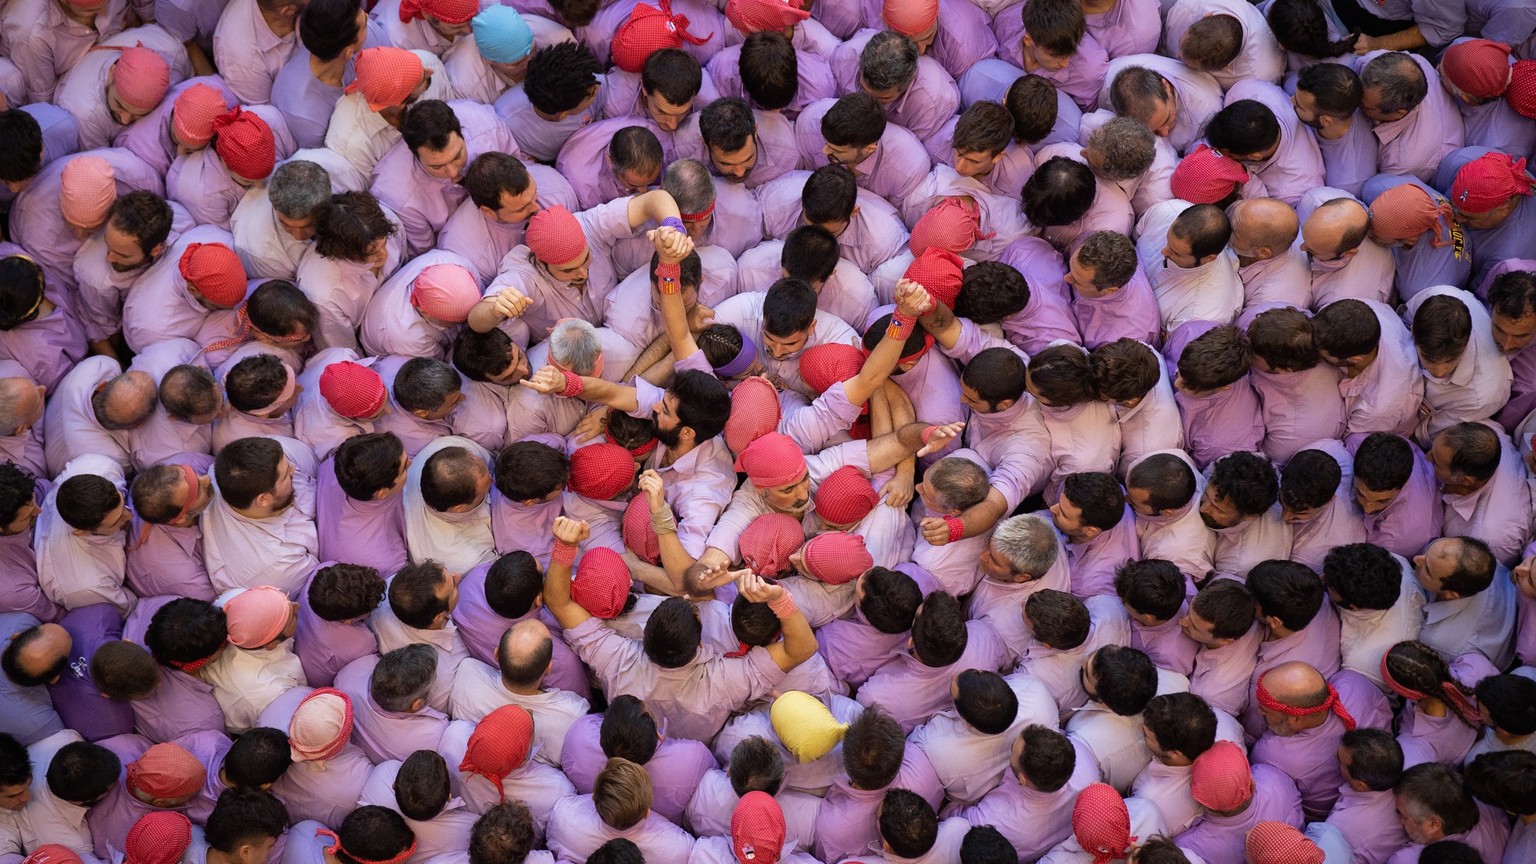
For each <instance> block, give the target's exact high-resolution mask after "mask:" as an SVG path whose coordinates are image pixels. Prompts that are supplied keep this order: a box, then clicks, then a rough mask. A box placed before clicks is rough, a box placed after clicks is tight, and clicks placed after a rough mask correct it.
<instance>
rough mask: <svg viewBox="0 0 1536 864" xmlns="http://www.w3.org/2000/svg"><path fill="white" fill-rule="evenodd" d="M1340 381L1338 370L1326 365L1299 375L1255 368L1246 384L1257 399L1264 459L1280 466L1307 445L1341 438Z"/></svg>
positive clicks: (1342, 415) (1315, 367)
mask: <svg viewBox="0 0 1536 864" xmlns="http://www.w3.org/2000/svg"><path fill="white" fill-rule="evenodd" d="M1342 379H1343V376H1342V375H1341V374H1340V373H1339V370H1338V369H1336V368H1335V367H1333V366H1330V365H1328V364H1326V363H1319V364H1318V365H1316V366H1313V367H1312V368H1311V369H1307V370H1304V371H1301V372H1265V371H1264V370H1262V369H1259V368H1257V367H1255V368H1254V369H1253V371H1252V372H1251V373H1250V374H1249V376H1248V381H1249V383H1250V384H1252V385H1253V390H1254V392H1255V393H1257V394H1258V396H1259V406H1260V417H1261V418H1262V423H1263V424H1264V440H1263V443H1262V444H1261V445H1260V449H1262V450H1263V451H1264V455H1265V456H1267V457H1269V459H1270V460H1271V461H1273V462H1274V463H1275V464H1277V465H1282V466H1283V465H1285V464H1286V463H1287V462H1290V461H1291V457H1292V456H1295V455H1296V453H1297V452H1299V451H1300V450H1301V449H1302V448H1304V447H1306V446H1307V444H1308V443H1310V442H1312V441H1316V440H1318V439H1321V438H1337V437H1339V436H1340V435H1343V434H1344V399H1343V397H1341V396H1340V395H1339V382H1340V381H1341V380H1342Z"/></svg>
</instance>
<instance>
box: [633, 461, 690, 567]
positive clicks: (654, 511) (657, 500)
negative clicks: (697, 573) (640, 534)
mask: <svg viewBox="0 0 1536 864" xmlns="http://www.w3.org/2000/svg"><path fill="white" fill-rule="evenodd" d="M639 486H640V492H641V493H642V494H643V495H645V501H646V504H647V505H649V506H650V509H651V530H653V531H655V532H656V543H657V545H658V546H659V547H660V548H661V566H662V569H664V570H665V571H666V573H667V580H668V582H669V584H668V586H667V589H668V590H669V593H672V594H674V595H682V594H683V593H684V585H685V582H684V577H685V576H686V575H687V573H688V568H689V567H692V566H693V556H692V555H689V554H688V551H687V550H686V549H684V548H683V543H682V541H681V540H678V539H677V518H676V517H675V516H673V515H672V508H671V507H670V506H668V504H667V497H666V486H665V484H664V482H663V481H662V479H661V475H660V474H658V473H656V472H655V471H653V470H649V469H647V470H646V471H645V472H644V473H642V474H641V475H640V483H639Z"/></svg>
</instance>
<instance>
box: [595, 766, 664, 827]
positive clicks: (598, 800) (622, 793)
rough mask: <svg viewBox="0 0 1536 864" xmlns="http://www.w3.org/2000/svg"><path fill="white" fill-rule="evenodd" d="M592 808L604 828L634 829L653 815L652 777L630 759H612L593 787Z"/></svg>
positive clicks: (599, 773)
mask: <svg viewBox="0 0 1536 864" xmlns="http://www.w3.org/2000/svg"><path fill="white" fill-rule="evenodd" d="M592 806H593V807H595V808H596V809H597V815H598V817H599V818H601V819H602V820H603V824H604V825H607V826H608V827H610V828H615V829H617V830H619V831H624V830H627V829H629V828H633V827H634V826H636V825H638V824H640V823H641V822H642V821H643V820H644V819H645V817H646V816H647V815H648V814H649V813H650V812H651V775H649V774H647V773H645V769H644V768H641V767H640V766H639V765H636V764H635V763H633V762H631V761H629V760H628V759H621V758H619V757H617V756H615V757H613V758H612V759H609V760H608V763H607V764H606V765H604V766H603V770H602V771H600V772H598V775H597V780H596V781H595V782H594V783H593V784H592Z"/></svg>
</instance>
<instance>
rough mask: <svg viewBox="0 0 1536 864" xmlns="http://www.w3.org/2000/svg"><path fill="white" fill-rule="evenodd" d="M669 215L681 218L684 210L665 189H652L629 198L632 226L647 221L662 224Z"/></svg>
mask: <svg viewBox="0 0 1536 864" xmlns="http://www.w3.org/2000/svg"><path fill="white" fill-rule="evenodd" d="M669 216H670V217H673V218H676V219H681V218H682V211H680V210H678V209H677V202H676V201H674V200H672V195H671V194H670V193H668V192H667V191H665V190H663V189H652V190H651V191H649V192H646V193H645V194H643V195H636V196H635V197H633V198H631V199H629V227H630V228H639V227H640V226H641V225H644V224H645V223H647V222H655V223H656V224H657V225H660V224H661V220H663V219H666V218H667V217H669Z"/></svg>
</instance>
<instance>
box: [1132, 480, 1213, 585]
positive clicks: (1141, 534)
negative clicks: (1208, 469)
mask: <svg viewBox="0 0 1536 864" xmlns="http://www.w3.org/2000/svg"><path fill="white" fill-rule="evenodd" d="M1204 491H1205V481H1204V478H1203V477H1202V476H1201V475H1200V473H1199V472H1198V471H1197V470H1196V467H1195V462H1194V460H1193V459H1191V458H1190V457H1189V456H1188V454H1186V453H1185V452H1184V451H1183V450H1163V451H1156V452H1153V453H1149V454H1147V455H1146V456H1145V457H1144V458H1142V459H1139V460H1137V461H1136V462H1133V463H1131V465H1130V470H1129V471H1127V472H1126V477H1125V498H1126V503H1127V504H1129V505H1130V506H1131V511H1132V512H1134V513H1135V514H1136V536H1137V539H1138V540H1140V541H1141V552H1142V555H1143V556H1145V557H1147V558H1156V559H1162V560H1167V561H1169V562H1171V563H1173V564H1174V565H1175V566H1176V567H1177V568H1178V569H1179V570H1180V571H1181V572H1183V573H1184V574H1185V575H1186V576H1187V577H1188V578H1189V579H1190V580H1191V583H1190V584H1191V585H1193V580H1195V579H1199V580H1202V581H1203V580H1204V579H1205V578H1206V576H1207V574H1209V573H1210V572H1211V569H1212V561H1211V556H1212V554H1213V553H1214V551H1215V548H1216V535H1215V534H1214V533H1212V529H1211V528H1210V527H1209V526H1207V525H1206V524H1205V520H1204V519H1203V518H1202V517H1201V515H1200V512H1199V507H1200V503H1201V501H1202V500H1203V499H1204V494H1203V493H1204ZM1191 593H1193V591H1191Z"/></svg>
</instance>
